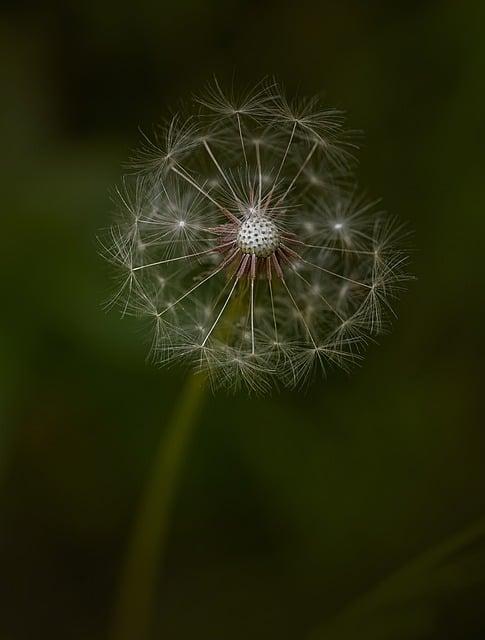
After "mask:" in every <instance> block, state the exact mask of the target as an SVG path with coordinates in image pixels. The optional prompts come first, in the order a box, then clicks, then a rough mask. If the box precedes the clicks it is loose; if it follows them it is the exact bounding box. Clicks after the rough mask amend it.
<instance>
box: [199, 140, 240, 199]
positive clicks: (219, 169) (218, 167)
mask: <svg viewBox="0 0 485 640" xmlns="http://www.w3.org/2000/svg"><path fill="white" fill-rule="evenodd" d="M204 147H205V149H206V151H207V153H208V154H209V156H210V158H211V160H212V162H213V163H214V164H215V165H216V168H217V170H218V171H219V173H220V174H221V176H222V179H223V180H224V182H225V183H226V184H227V186H228V187H229V189H230V191H231V193H232V195H233V197H234V200H236V202H239V198H238V197H237V195H236V192H235V191H234V187H233V186H232V184H231V183H230V181H229V178H228V177H227V176H226V174H225V173H224V171H223V170H222V167H221V165H220V164H219V163H218V162H217V159H216V157H215V155H214V154H213V153H212V149H211V148H210V147H209V143H208V142H207V140H204Z"/></svg>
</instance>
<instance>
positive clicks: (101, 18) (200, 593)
mask: <svg viewBox="0 0 485 640" xmlns="http://www.w3.org/2000/svg"><path fill="white" fill-rule="evenodd" d="M484 22H485V4H484V3H482V2H480V1H479V0H477V1H476V2H473V1H464V2H457V1H456V0H436V1H423V0H421V1H410V0H406V1H405V2H404V1H400V0H398V1H394V2H392V3H389V2H383V1H381V2H379V1H377V0H376V1H371V2H357V1H356V0H343V1H338V2H337V1H334V2H330V1H327V0H324V1H319V2H317V1H313V2H312V1H310V0H300V1H299V2H298V3H296V2H285V1H283V0H280V1H278V2H276V1H273V0H269V1H267V2H256V1H252V2H242V1H240V0H239V1H238V0H205V1H204V0H167V1H163V0H157V1H155V0H139V1H138V2H136V3H131V2H130V3H128V2H125V3H123V2H119V1H118V2H114V1H111V0H98V1H97V2H71V1H65V2H54V1H52V2H49V1H46V2H41V3H39V2H28V1H22V0H17V1H15V2H13V1H12V2H9V1H8V0H7V1H6V2H5V1H4V2H3V3H2V10H1V18H0V47H1V51H0V54H1V55H0V87H1V91H0V95H1V99H0V134H1V137H0V140H1V142H2V153H1V154H0V164H1V173H0V184H1V193H2V205H1V212H0V215H1V238H2V241H1V251H0V265H1V277H0V282H1V285H0V286H1V288H2V295H1V300H2V312H1V314H0V567H1V570H0V640H32V639H37V638H39V639H43V638H49V639H50V640H55V639H57V638H59V639H61V638H62V639H63V640H64V639H66V638H68V639H72V640H80V639H83V640H87V639H93V640H97V639H103V638H107V636H108V632H107V630H108V627H109V623H110V617H111V611H112V606H113V598H114V593H115V588H116V584H117V579H118V575H119V570H120V563H121V559H122V557H123V552H124V549H125V546H126V542H127V540H128V536H129V532H130V526H131V524H132V521H133V514H134V511H135V508H136V504H137V500H138V498H139V496H140V492H141V490H142V487H143V485H144V481H145V479H146V475H147V472H148V470H149V469H150V464H151V462H152V460H153V452H154V449H155V447H156V445H157V443H158V441H159V439H160V437H161V435H162V434H163V432H164V428H165V425H166V423H167V420H168V419H169V417H170V415H171V412H172V409H173V407H174V404H175V403H176V402H177V393H178V392H179V390H180V388H181V386H182V384H183V381H184V377H185V374H184V373H183V372H179V371H175V372H174V371H170V372H168V373H167V372H166V371H164V370H158V369H156V368H155V367H153V366H152V365H150V364H146V362H145V355H146V350H147V344H146V336H145V333H144V327H143V326H140V325H139V324H138V323H137V322H136V321H131V320H128V319H124V320H120V318H119V315H118V314H117V313H116V312H112V313H109V314H106V313H105V312H104V311H103V310H102V303H103V301H104V300H105V298H106V295H107V294H108V292H109V291H110V290H111V282H110V279H109V273H108V271H107V269H106V267H105V265H104V264H103V262H102V260H101V259H100V258H99V256H98V247H97V244H96V234H97V232H98V230H99V229H100V228H103V227H106V226H107V225H108V224H109V222H110V218H111V213H112V208H113V207H112V204H111V201H110V189H111V188H112V187H113V185H114V184H115V183H116V182H117V181H118V179H119V176H120V174H121V171H122V169H121V166H122V163H123V162H124V161H125V160H126V159H127V158H128V157H129V155H130V152H131V150H132V148H133V147H135V146H136V145H137V144H138V141H139V132H138V127H139V126H140V127H142V128H143V129H144V130H150V128H151V126H152V124H155V123H156V122H158V121H160V119H161V118H162V117H163V116H164V115H166V114H167V113H168V112H169V111H170V110H172V109H175V108H176V107H177V104H178V103H179V100H180V99H181V98H188V97H190V95H191V93H192V92H194V91H199V90H200V89H201V87H202V86H203V85H205V83H206V82H207V81H208V80H210V78H211V77H212V75H213V74H216V75H217V76H218V77H219V78H221V80H222V81H229V82H231V81H232V79H233V77H235V78H236V79H235V85H236V86H237V85H238V84H239V83H240V84H241V85H246V84H248V83H249V84H252V83H254V82H256V81H257V80H259V79H260V78H261V77H262V76H264V75H266V74H270V75H273V74H275V75H276V76H277V77H278V78H279V79H280V80H281V81H282V82H283V84H284V85H286V87H287V88H288V92H289V93H294V92H300V93H302V94H305V95H313V94H314V93H318V92H321V91H323V92H324V96H325V99H326V100H327V101H328V103H329V104H330V105H334V106H338V107H341V108H343V109H345V110H346V111H347V112H348V114H349V123H350V126H351V127H353V128H358V129H363V130H364V131H365V134H366V135H365V141H364V142H363V145H362V146H363V148H362V153H361V164H360V179H361V182H362V184H364V185H366V187H367V188H368V191H369V193H370V194H372V195H378V196H379V195H382V196H383V198H384V205H385V207H386V208H387V209H388V210H389V211H392V212H393V213H395V214H397V215H398V216H399V217H400V218H401V219H402V220H404V221H407V222H409V223H410V225H411V226H412V227H413V228H414V230H415V235H414V245H415V248H416V251H415V252H414V254H413V260H412V269H413V271H414V273H415V274H416V275H417V276H418V280H417V281H416V282H415V283H411V285H410V287H409V291H408V292H407V293H406V294H405V296H404V297H403V299H402V301H401V303H400V305H399V308H398V312H399V321H398V322H396V324H395V328H394V331H393V333H392V335H390V336H387V337H385V338H383V339H382V340H381V344H380V345H379V346H375V347H373V348H371V349H370V351H369V353H368V357H367V359H366V361H365V364H364V366H363V367H362V368H361V369H359V370H357V371H356V372H355V373H354V374H353V375H352V376H351V377H348V376H346V375H344V374H339V373H334V374H333V375H332V376H331V377H330V378H329V380H328V381H327V382H326V383H325V384H322V383H318V384H315V385H313V386H312V387H310V389H309V390H308V391H307V392H306V393H297V392H291V393H290V392H286V393H282V394H281V395H273V396H272V397H267V398H262V399H261V398H248V397H246V396H245V395H240V396H236V397H235V398H232V397H226V396H225V395H224V394H219V395H217V396H215V397H211V398H209V400H208V401H207V402H206V404H205V407H204V409H203V412H202V414H201V416H200V420H199V424H198V427H197V430H196V435H195V437H194V439H193V442H192V443H191V447H190V450H189V452H188V458H187V460H186V464H185V467H184V472H183V477H182V480H181V483H180V486H179V490H178V495H177V500H176V507H175V510H174V513H173V519H172V525H171V531H170V537H169V540H168V548H167V558H166V562H165V567H164V570H163V576H162V580H161V582H160V588H159V591H158V594H157V622H156V625H157V626H156V633H155V635H154V637H160V638H169V639H170V640H185V639H188V638H194V637H198V638H210V639H211V640H222V639H224V640H226V639H228V638H230V639H234V640H239V639H241V640H242V639H246V638H254V639H255V640H259V639H261V640H262V639H267V638H278V640H282V639H288V640H290V639H291V640H294V639H300V638H301V639H307V638H308V639H311V640H317V639H318V638H322V639H325V640H335V639H339V640H342V639H347V638H350V639H353V638H359V639H362V638H364V639H367V638H372V639H373V640H376V639H380V638H382V639H383V640H385V639H391V640H394V639H395V638H400V639H401V638H402V639H403V640H406V639H408V638H409V639H411V638H426V639H428V638H429V639H432V640H434V639H440V640H443V639H455V638H456V639H464V638H466V639H479V638H485V608H484V607H483V598H484V596H485V535H483V534H484V530H485V527H484V525H483V522H484V520H483V517H484V516H485V494H484V488H485V467H484V464H483V460H484V454H485V432H484V429H483V424H480V418H481V416H482V414H483V381H482V380H481V377H482V374H483V352H482V354H480V347H483V342H484V341H483V301H482V300H480V294H481V293H482V291H483V279H484V276H485V268H484V266H483V261H482V260H480V258H481V257H482V252H483V248H481V247H480V245H481V243H480V242H479V240H481V239H483V234H484V232H485V215H484V211H485V180H484V169H485V166H484V160H483V149H484V142H485V135H484V133H485V131H484V129H485V127H484V115H483V114H484V113H485V71H484V69H485V39H484V37H483V24H484ZM133 640H137V639H136V638H134V639H133Z"/></svg>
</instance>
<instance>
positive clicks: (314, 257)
mask: <svg viewBox="0 0 485 640" xmlns="http://www.w3.org/2000/svg"><path fill="white" fill-rule="evenodd" d="M194 102H195V104H194V106H193V109H192V112H191V113H190V115H188V116H182V115H180V114H179V115H177V116H175V117H174V118H172V120H170V121H169V122H168V123H167V124H166V125H165V126H163V127H160V128H159V129H157V130H156V131H155V134H154V136H153V138H150V137H148V136H144V142H143V146H142V148H141V149H140V150H139V151H138V152H137V153H136V155H135V157H134V158H133V159H132V162H131V168H132V170H133V172H132V173H131V174H130V175H129V176H127V177H125V179H124V180H123V182H122V185H121V186H120V188H119V189H118V190H117V201H118V203H119V205H120V215H119V220H118V221H117V224H115V225H114V226H113V227H112V228H111V229H110V230H109V233H108V236H107V239H106V240H105V241H103V247H104V254H105V256H106V257H107V259H108V260H109V261H110V262H111V263H113V264H114V265H115V266H116V268H117V277H118V279H119V287H118V289H117V291H116V293H115V294H114V296H113V297H112V299H111V301H110V304H116V305H119V306H120V307H121V310H122V313H123V314H135V315H139V316H143V317H145V318H147V319H148V320H149V321H150V324H151V327H152V342H151V344H152V348H151V352H152V354H153V357H154V358H155V360H156V361H157V362H159V363H161V364H169V363H176V362H188V363H189V364H190V365H191V366H192V367H193V368H194V369H195V370H196V371H201V372H204V380H205V378H206V377H207V378H208V379H209V380H210V382H211V384H212V386H213V388H218V387H225V388H228V389H232V390H237V389H239V388H240V387H245V388H247V389H249V390H253V391H256V392H265V391H268V390H270V389H271V388H273V387H274V386H289V387H293V386H299V385H302V384H305V383H307V382H308V381H309V380H310V379H311V378H312V377H313V375H314V374H317V373H318V372H323V373H325V372H326V370H327V368H328V367H329V366H332V365H337V366H340V367H343V368H345V369H346V368H348V367H350V366H351V365H352V364H354V363H355V362H358V361H359V360H360V359H361V357H362V353H363V348H364V347H365V345H366V344H367V342H369V341H370V340H372V339H374V337H375V336H376V335H377V334H379V333H381V332H382V331H384V330H385V329H386V328H387V326H388V319H389V317H390V315H391V314H392V302H393V299H394V298H395V297H396V295H397V294H398V292H399V290H400V288H401V287H402V283H403V281H404V280H406V278H407V276H406V273H405V267H406V261H407V257H406V255H405V253H403V251H402V250H401V248H400V242H401V240H402V229H401V227H400V226H399V225H398V224H397V223H396V221H395V220H394V219H393V218H391V217H389V216H387V215H385V214H384V213H383V212H382V211H380V210H379V208H378V202H375V201H374V202H373V201H369V200H367V199H366V198H365V197H364V196H363V195H362V193H361V192H360V191H359V189H358V187H357V186H356V184H355V179H354V173H355V158H354V155H355V152H356V147H355V146H354V144H353V143H352V137H351V135H350V133H349V132H348V131H347V130H346V129H345V122H344V116H343V114H342V113H341V112H339V111H337V110H335V109H326V108H322V107H321V106H320V105H319V103H318V101H316V100H295V101H291V100H289V99H287V98H286V97H285V96H284V94H283V92H282V91H281V90H280V88H279V87H278V86H277V85H276V84H275V83H268V82H262V83H260V84H259V85H257V86H256V87H255V88H254V89H252V90H251V91H249V92H247V93H246V94H244V95H242V96H240V97H237V96H235V95H232V94H229V93H226V92H224V91H223V90H222V89H221V87H220V85H219V84H218V83H217V82H214V83H213V84H212V85H211V86H210V87H209V88H208V90H207V91H206V93H205V95H204V96H203V97H202V98H195V100H194ZM201 398H202V392H201V385H200V384H199V383H198V382H197V381H196V379H195V378H193V377H192V378H191V379H189V383H188V385H187V390H186V392H184V393H183V394H182V400H181V401H179V402H178V403H177V406H176V412H175V414H174V418H173V420H172V422H171V423H170V424H169V427H168V429H167V434H166V438H164V439H163V441H162V442H161V444H160V448H159V450H158V453H157V456H156V464H155V466H154V473H153V477H152V478H151V480H150V482H149V484H148V486H147V493H146V495H145V497H144V499H143V501H142V507H141V510H140V514H139V517H138V520H137V521H136V527H135V531H134V535H133V540H132V543H131V547H130V552H129V554H128V556H127V561H126V566H125V570H124V577H123V579H122V583H121V589H120V596H119V601H118V606H117V618H116V621H115V626H114V636H113V637H114V638H115V639H116V640H131V638H134V637H137V638H140V639H141V640H143V639H144V638H145V637H148V629H149V623H150V612H151V609H152V608H153V593H154V589H155V569H154V567H156V563H157V561H158V560H159V558H160V555H161V550H162V547H163V540H164V534H165V532H166V528H167V519H168V514H169V511H170V503H171V499H172V495H173V486H174V484H175V482H176V478H177V475H178V471H179V467H180V464H181V459H182V456H183V451H184V449H185V446H186V444H185V443H186V440H187V438H188V433H189V431H190V429H191V427H192V426H193V424H194V415H195V412H196V409H197V407H198V406H199V404H200V399H201Z"/></svg>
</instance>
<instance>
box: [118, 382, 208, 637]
mask: <svg viewBox="0 0 485 640" xmlns="http://www.w3.org/2000/svg"><path fill="white" fill-rule="evenodd" d="M204 390H205V379H204V377H203V376H202V375H200V374H199V375H192V376H190V378H189V379H188V381H187V383H186V385H185V388H184V389H183V391H182V393H181V395H180V397H179V399H178V402H177V408H176V410H175V413H174V414H173V416H172V419H171V420H170V422H169V424H168V426H167V429H166V431H165V432H164V435H163V437H162V438H161V440H160V444H159V446H158V451H157V452H156V454H155V460H154V466H153V469H152V472H151V475H150V477H149V479H148V483H147V486H146V489H145V493H144V495H143V496H142V500H141V504H140V508H139V511H138V515H137V518H136V521H135V525H134V530H133V534H132V538H131V541H130V543H129V547H128V551H127V555H126V559H125V564H124V567H123V570H122V574H121V581H120V589H119V594H118V600H117V603H116V608H115V616H114V623H113V629H112V631H113V632H112V639H113V640H135V639H136V640H147V639H148V638H149V637H150V628H151V623H152V619H151V618H152V611H153V604H154V597H155V592H156V585H157V576H158V572H159V569H160V564H161V562H162V561H163V552H164V549H165V544H166V540H167V533H168V525H169V521H170V514H171V509H172V503H173V499H174V495H175V491H176V488H177V481H178V478H179V475H180V470H181V466H182V461H183V458H184V453H185V450H186V448H187V445H188V442H189V439H190V435H191V432H192V430H193V428H194V426H195V424H196V419H197V414H198V411H199V409H200V407H201V404H202V400H203V396H204Z"/></svg>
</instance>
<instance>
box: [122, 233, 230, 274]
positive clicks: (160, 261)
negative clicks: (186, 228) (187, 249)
mask: <svg viewBox="0 0 485 640" xmlns="http://www.w3.org/2000/svg"><path fill="white" fill-rule="evenodd" d="M233 244H234V240H232V241H231V242H226V243H225V244H219V245H217V246H216V247H211V248H210V249H205V250H204V251H198V252H197V253H188V254H186V255H183V256H177V257H175V258H167V259H166V260H159V261H158V262H150V263H149V264H142V265H140V266H139V267H133V268H132V269H131V271H139V270H140V269H148V267H156V266H157V265H160V264H167V263H168V262H177V260H187V259H189V258H197V257H199V256H203V255H207V254H208V253H214V252H216V251H218V250H219V249H223V248H224V247H230V246H231V245H233Z"/></svg>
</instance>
